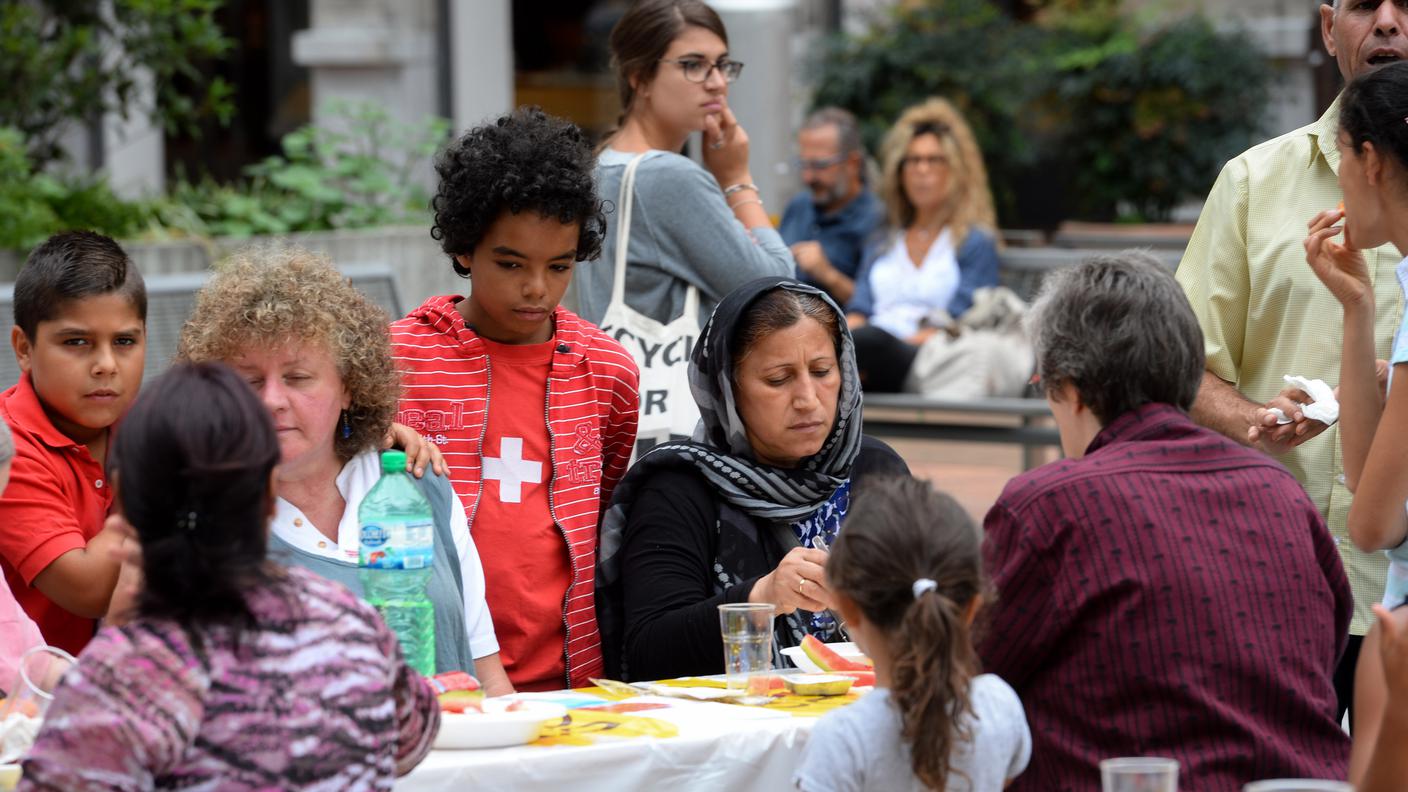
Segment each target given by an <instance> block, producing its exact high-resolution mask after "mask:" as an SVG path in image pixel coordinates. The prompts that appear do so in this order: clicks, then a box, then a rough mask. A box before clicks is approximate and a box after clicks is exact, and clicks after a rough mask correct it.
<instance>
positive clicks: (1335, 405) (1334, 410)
mask: <svg viewBox="0 0 1408 792" xmlns="http://www.w3.org/2000/svg"><path fill="white" fill-rule="evenodd" d="M1284 379H1285V380H1286V382H1287V383H1288V384H1291V385H1294V386H1296V387H1297V388H1300V389H1301V390H1303V391H1305V392H1306V394H1308V395H1309V396H1310V399H1311V403H1309V404H1306V405H1304V406H1303V407H1301V412H1303V413H1305V417H1306V418H1309V419H1311V420H1314V421H1319V422H1321V423H1323V424H1326V425H1329V424H1333V423H1335V422H1336V421H1338V420H1339V419H1340V403H1339V400H1337V399H1336V398H1335V389H1334V388H1331V387H1330V386H1329V385H1326V384H1325V381H1324V380H1318V379H1316V380H1313V379H1306V378H1305V377H1293V376H1291V375H1290V374H1287V375H1286V376H1285V377H1284ZM1278 420H1279V419H1278Z"/></svg>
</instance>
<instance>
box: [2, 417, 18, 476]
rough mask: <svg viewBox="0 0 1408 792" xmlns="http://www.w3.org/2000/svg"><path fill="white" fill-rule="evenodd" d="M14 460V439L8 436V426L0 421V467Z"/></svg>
mask: <svg viewBox="0 0 1408 792" xmlns="http://www.w3.org/2000/svg"><path fill="white" fill-rule="evenodd" d="M14 458H15V439H14V438H13V437H11V436H10V425H9V424H7V423H5V422H4V421H0V465H4V464H6V463H8V462H9V461H10V460H12V459H14Z"/></svg>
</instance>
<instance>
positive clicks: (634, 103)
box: [574, 0, 795, 435]
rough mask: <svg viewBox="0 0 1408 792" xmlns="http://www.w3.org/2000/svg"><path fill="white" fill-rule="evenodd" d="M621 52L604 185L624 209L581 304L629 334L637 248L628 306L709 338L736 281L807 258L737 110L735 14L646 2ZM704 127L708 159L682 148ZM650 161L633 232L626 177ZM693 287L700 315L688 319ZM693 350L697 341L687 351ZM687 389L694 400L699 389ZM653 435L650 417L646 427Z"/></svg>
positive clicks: (583, 278) (620, 25)
mask: <svg viewBox="0 0 1408 792" xmlns="http://www.w3.org/2000/svg"><path fill="white" fill-rule="evenodd" d="M611 56H612V63H613V66H614V68H615V70H616V81H617V87H618V89H619V91H620V96H621V108H622V114H621V118H620V123H619V128H618V129H617V130H616V131H615V132H614V133H612V134H611V135H610V136H609V137H607V138H606V140H605V141H604V143H603V146H602V149H601V152H600V154H599V158H598V161H597V171H596V178H597V191H598V193H599V194H600V195H601V197H602V198H603V199H604V200H607V201H610V202H611V204H612V206H614V207H615V208H614V211H612V212H610V213H609V215H608V220H607V230H606V238H605V239H604V240H603V244H602V256H601V265H599V266H592V267H584V268H582V269H581V270H579V271H578V273H577V274H576V275H575V276H574V281H575V283H574V288H575V289H576V295H575V296H576V308H577V312H578V313H579V314H580V315H581V316H582V317H584V318H586V319H587V320H588V321H590V322H593V323H596V324H599V325H603V326H604V327H606V329H607V330H608V332H611V333H612V335H618V332H617V330H618V328H617V327H615V326H614V325H615V324H617V323H616V321H615V320H614V319H613V318H612V317H615V316H616V313H615V312H613V314H612V317H608V316H607V313H608V308H609V307H611V304H612V291H613V288H612V287H613V273H614V269H613V265H614V264H615V262H616V257H617V250H618V248H619V247H620V246H621V245H625V246H626V257H625V267H624V269H625V284H624V295H622V298H623V299H624V303H625V305H626V306H627V307H628V308H629V309H631V310H632V311H634V312H636V313H639V314H642V315H643V316H644V317H647V318H649V319H651V320H654V321H656V322H659V323H661V324H662V325H667V324H670V323H671V322H673V321H676V320H680V321H683V320H684V319H685V318H691V319H693V320H694V324H692V327H693V328H694V333H692V334H691V335H694V336H697V326H698V325H700V324H702V323H703V320H704V319H705V318H707V317H708V316H709V314H710V312H712V311H713V309H714V306H715V305H716V304H717V303H718V301H719V300H720V299H722V298H723V296H724V295H725V294H727V293H728V292H729V291H731V290H732V289H733V288H734V287H735V286H737V285H738V284H740V283H745V282H747V281H750V280H753V279H754V278H759V277H763V276H767V275H775V276H790V275H791V274H792V272H793V270H794V266H795V265H794V262H793V259H792V254H791V252H790V251H789V250H788V249H787V245H786V244H785V243H783V241H782V237H781V236H779V235H778V233H777V231H776V230H774V229H773V227H772V222H771V220H770V219H769V217H768V213H767V211H766V209H765V208H764V206H763V202H762V199H761V197H760V196H759V194H758V188H757V187H756V186H755V185H754V184H753V175H752V172H751V171H750V170H749V168H748V135H747V133H746V132H744V131H743V127H742V126H740V125H739V124H738V120H737V119H736V118H734V115H733V111H732V110H730V109H729V106H728V90H729V83H731V82H733V81H734V80H736V79H738V76H739V74H740V73H741V72H742V71H743V64H742V63H740V62H738V61H736V60H733V59H732V58H731V57H730V55H729V49H728V33H727V31H725V30H724V25H723V22H722V21H721V20H720V19H719V16H718V14H717V13H715V12H714V10H713V9H712V8H710V7H709V6H708V5H706V4H705V3H704V2H702V0H639V2H636V3H634V4H633V5H632V6H631V7H630V9H629V10H627V11H626V13H625V15H624V16H622V17H621V20H620V21H619V22H617V23H616V26H615V27H614V28H613V29H612V31H611ZM695 132H702V133H703V135H702V144H703V145H702V149H701V153H702V155H703V163H704V166H703V167H700V166H699V165H698V164H697V163H695V162H694V161H693V160H691V159H689V158H687V157H685V156H682V155H681V154H680V153H679V152H680V151H681V150H683V149H684V146H685V143H686V142H687V141H688V139H689V137H690V135H691V134H692V133H695ZM641 155H644V156H643V157H641ZM638 157H641V159H640V161H639V162H638V163H637V166H636V170H635V174H634V188H633V189H632V190H631V194H632V195H633V196H634V199H633V200H632V201H631V204H630V210H631V211H630V220H629V232H628V234H627V235H625V238H624V239H623V238H622V236H623V235H622V233H621V229H622V226H623V224H624V221H623V215H624V214H625V212H626V209H627V207H625V206H623V205H621V204H622V201H621V196H622V192H621V185H622V180H623V177H624V175H625V174H626V171H627V168H628V166H629V165H630V164H631V162H632V161H633V160H636V159H637V158H638ZM691 287H692V289H691ZM692 290H693V291H694V292H695V294H697V298H696V300H695V301H693V302H696V303H697V308H696V310H695V311H694V313H695V316H694V317H684V316H682V314H685V313H686V311H685V309H686V306H687V305H689V304H690V303H691V302H692V301H691V300H690V299H689V298H690V297H691V294H690V293H691V291H692ZM603 319H607V320H608V321H607V322H606V323H605V324H604V323H603ZM608 325H611V326H608ZM633 340H634V339H632V338H629V337H627V338H621V341H622V343H623V344H624V345H625V346H626V348H627V349H629V350H631V352H632V354H633V355H635V357H636V358H637V362H638V363H640V364H641V368H642V375H643V382H642V384H643V386H645V387H642V408H643V410H645V409H649V408H650V405H647V404H646V400H645V396H646V395H647V391H648V390H649V383H648V379H649V376H648V374H649V372H648V369H649V368H650V364H652V363H656V362H657V361H655V360H653V359H650V356H649V355H648V354H647V350H643V349H642V347H643V346H648V344H646V345H643V344H641V343H632V342H633ZM687 358H688V351H687V349H686V350H683V356H682V357H681V358H680V359H681V360H683V359H687ZM680 372H683V367H682V364H681V367H680ZM681 381H682V380H681ZM679 396H680V397H681V398H682V399H683V400H685V401H690V395H689V393H688V392H687V391H686V392H684V393H682V394H679ZM643 417H645V416H643ZM647 432H648V429H647V425H646V424H643V425H642V430H641V434H642V435H645V434H647Z"/></svg>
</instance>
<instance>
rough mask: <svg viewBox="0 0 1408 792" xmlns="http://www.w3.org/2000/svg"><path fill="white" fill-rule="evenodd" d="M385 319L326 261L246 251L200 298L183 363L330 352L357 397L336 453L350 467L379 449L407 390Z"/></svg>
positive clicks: (184, 339) (290, 251) (285, 252)
mask: <svg viewBox="0 0 1408 792" xmlns="http://www.w3.org/2000/svg"><path fill="white" fill-rule="evenodd" d="M388 322H389V320H388V318H387V316H386V312H385V311H383V310H382V309H381V308H380V307H378V306H377V305H376V304H375V303H373V302H372V301H371V300H369V299H367V297H366V295H364V294H362V293H361V292H360V291H358V290H357V289H356V287H354V286H353V285H352V284H351V283H350V282H349V281H348V280H347V278H345V277H343V275H342V273H340V272H338V271H337V268H336V267H334V266H333V265H332V262H330V261H329V260H328V259H327V258H325V257H323V256H320V255H317V254H314V253H310V252H308V251H307V250H302V249H299V248H264V249H253V250H244V251H240V252H238V253H236V254H234V255H233V256H231V257H230V258H229V259H227V260H226V261H225V262H224V263H223V264H221V265H220V267H219V268H218V270H217V272H216V274H215V277H213V278H211V279H210V282H209V283H208V284H206V286H205V288H203V289H201V290H200V293H199V294H198V295H196V305H195V310H194V311H193V312H192V313H191V318H190V319H188V320H187V321H186V324H185V326H184V327H182V328H181V340H180V342H179V344H178V345H177V348H176V358H177V360H181V361H189V362H203V361H209V360H219V361H230V360H232V359H233V358H235V357H237V356H238V355H240V354H241V353H242V352H244V351H245V350H248V349H251V348H254V347H263V348H277V347H279V346H281V345H283V344H286V343H289V342H296V343H299V344H312V345H318V346H321V347H323V348H325V349H327V350H328V352H329V354H331V355H332V359H333V363H334V365H336V366H337V371H338V374H339V375H340V376H341V377H342V385H343V387H345V388H346V389H347V393H348V395H349V396H350V397H351V404H350V406H349V407H348V408H347V422H348V426H349V427H350V428H351V430H352V431H351V433H350V434H349V435H348V436H347V437H343V436H342V433H341V432H338V433H337V434H336V436H335V439H334V440H333V445H334V450H335V451H336V453H337V456H338V458H339V459H341V460H343V461H344V462H345V461H347V460H349V459H351V458H352V457H353V456H355V455H357V454H358V453H361V452H362V451H364V450H366V449H368V448H376V447H380V445H381V441H382V438H384V437H385V435H386V431H387V429H388V428H390V426H391V421H392V418H393V417H394V416H395V414H396V403H397V400H398V399H399V398H400V396H401V383H400V380H399V378H398V377H397V374H396V368H395V366H394V364H393V363H392V360H391V340H390V336H389V334H388V331H387V325H388Z"/></svg>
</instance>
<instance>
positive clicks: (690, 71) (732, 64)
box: [660, 58, 743, 83]
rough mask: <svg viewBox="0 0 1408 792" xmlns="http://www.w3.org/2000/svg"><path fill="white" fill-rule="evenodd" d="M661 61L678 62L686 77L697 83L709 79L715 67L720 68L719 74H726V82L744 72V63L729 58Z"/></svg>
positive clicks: (661, 60) (663, 60)
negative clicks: (712, 61) (715, 60)
mask: <svg viewBox="0 0 1408 792" xmlns="http://www.w3.org/2000/svg"><path fill="white" fill-rule="evenodd" d="M660 62H661V63H674V64H677V65H678V66H679V67H680V71H682V72H684V78H685V79H686V80H689V81H690V82H696V83H702V82H704V81H705V80H707V79H709V73H710V72H712V71H713V70H714V69H718V70H719V74H722V75H723V76H724V82H733V81H734V80H737V79H738V75H740V74H742V73H743V64H742V63H739V62H738V61H736V60H729V59H728V58H720V59H719V60H718V61H717V62H715V63H710V62H709V61H706V60H704V59H703V58H661V59H660Z"/></svg>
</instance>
